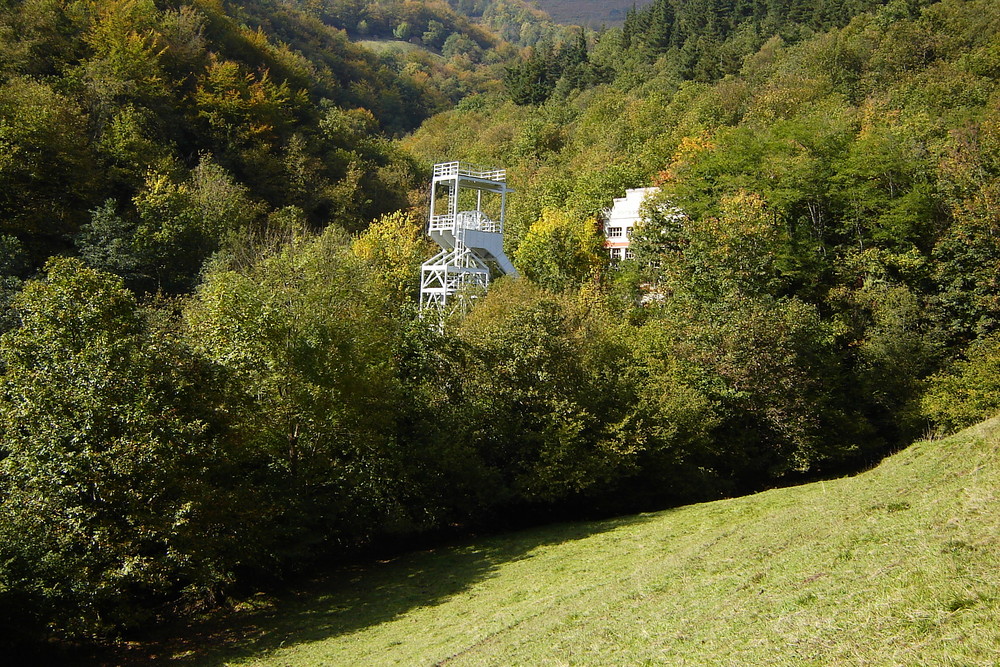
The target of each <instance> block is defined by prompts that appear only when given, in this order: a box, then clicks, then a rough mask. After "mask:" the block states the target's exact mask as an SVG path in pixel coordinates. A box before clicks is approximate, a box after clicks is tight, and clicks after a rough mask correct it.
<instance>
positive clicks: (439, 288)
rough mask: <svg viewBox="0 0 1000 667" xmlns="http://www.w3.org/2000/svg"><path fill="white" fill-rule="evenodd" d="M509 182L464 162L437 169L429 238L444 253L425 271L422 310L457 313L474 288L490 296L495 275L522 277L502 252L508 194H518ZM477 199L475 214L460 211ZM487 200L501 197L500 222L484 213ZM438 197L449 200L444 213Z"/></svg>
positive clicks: (500, 174)
mask: <svg viewBox="0 0 1000 667" xmlns="http://www.w3.org/2000/svg"><path fill="white" fill-rule="evenodd" d="M506 181H507V172H506V171H505V170H503V169H487V168H484V167H478V166H476V165H471V164H466V163H465V162H443V163H441V164H436V165H434V176H433V178H432V180H431V206H430V220H429V222H428V225H427V233H428V234H429V235H430V237H431V238H432V239H434V241H435V243H437V244H438V245H439V246H441V252H439V253H438V254H437V255H435V256H434V257H432V258H431V259H429V260H427V261H426V262H424V264H423V266H422V267H421V278H420V308H421V309H424V308H431V307H434V308H438V309H439V310H444V309H450V308H452V307H455V306H456V305H458V304H457V303H456V301H458V300H460V296H461V294H463V293H465V292H467V291H468V290H469V288H479V289H483V290H485V289H486V287H487V285H489V282H490V279H491V278H492V277H494V276H493V275H492V274H493V273H494V272H495V271H499V272H501V273H505V274H510V275H517V271H516V270H515V269H514V266H513V264H511V263H510V260H509V259H507V256H506V255H505V254H504V252H503V225H504V217H505V214H506V212H507V194H508V193H509V192H513V190H511V189H510V188H508V187H507V182H506ZM472 194H474V195H475V208H474V209H468V210H462V211H460V210H459V207H460V206H461V205H463V204H464V205H466V206H468V205H470V199H471V195H472ZM484 194H485V195H487V197H488V198H489V197H490V196H492V199H494V200H495V199H496V198H497V196H499V219H497V220H493V219H492V218H490V216H489V214H488V213H487V212H486V210H484V204H485V202H484V200H483V195H484ZM439 195H443V198H444V200H445V202H444V206H443V208H444V209H445V212H443V213H438V209H439V208H441V207H439V206H438V198H439ZM460 202H461V203H460ZM494 204H495V202H494Z"/></svg>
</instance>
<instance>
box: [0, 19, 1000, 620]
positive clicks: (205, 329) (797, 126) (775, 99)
mask: <svg viewBox="0 0 1000 667" xmlns="http://www.w3.org/2000/svg"><path fill="white" fill-rule="evenodd" d="M456 7H458V8H459V9H461V11H462V12H463V14H459V13H456V12H455V11H454V8H453V7H451V6H449V5H446V4H444V3H412V2H400V3H395V2H384V3H351V2H346V1H345V2H340V3H338V2H331V3H305V2H302V3H299V2H289V3H273V4H272V3H265V2H248V3H246V4H244V5H239V6H237V5H229V4H226V3H224V2H215V1H210V0H204V1H202V0H198V1H197V2H195V3H194V4H181V3H173V2H165V1H164V2H153V0H96V1H93V2H76V1H74V2H68V1H63V0H32V1H31V2H19V1H15V0H6V1H3V2H0V8H2V14H0V49H2V54H0V146H2V151H0V244H2V248H3V251H2V254H0V276H2V277H0V280H2V284H0V289H2V301H3V303H2V304H0V308H2V311H0V313H2V323H0V330H2V331H4V332H5V333H3V335H2V337H0V623H2V624H4V625H5V626H6V627H8V628H10V629H11V634H10V635H9V636H10V637H14V638H28V639H37V638H40V637H62V638H65V637H84V638H85V637H102V636H103V637H106V636H111V635H114V634H116V633H121V632H128V631H131V630H133V629H135V628H140V627H142V626H144V625H148V624H150V623H152V622H154V621H156V620H158V619H161V618H164V617H168V616H171V615H176V614H190V613H193V612H196V611H199V610H204V609H211V608H214V607H217V606H219V605H221V604H225V603H226V602H227V601H229V600H231V599H233V596H238V595H239V594H240V593H241V592H245V591H246V590H247V586H248V582H253V581H260V580H262V579H268V580H270V581H277V580H280V578H281V577H283V576H285V575H287V574H288V573H289V572H292V571H295V570H297V569H303V568H309V567H314V566H316V564H317V563H326V562H329V561H330V560H331V559H334V560H335V559H338V558H342V557H344V556H345V555H347V554H351V553H354V550H356V549H357V548H358V547H361V546H364V545H370V544H372V543H377V542H379V541H380V540H387V539H392V540H395V539H405V538H408V537H412V536H413V535H417V534H421V533H425V532H428V531H435V530H439V529H443V528H446V527H450V528H452V529H454V528H460V529H461V528H466V529H467V528H474V527H482V526H490V527H491V528H497V527H502V526H505V525H512V524H516V523H519V522H522V521H525V520H541V519H542V518H544V517H546V516H580V515H593V514H598V513H601V514H607V513H613V512H625V511H631V510H637V509H643V508H653V507H663V506H666V505H670V504H676V503H682V502H689V501H692V500H695V499H702V498H713V497H720V496H726V495H733V494H738V493H744V492H747V491H750V490H755V489H760V488H764V487H767V486H771V485H777V484H786V483H790V482H792V481H795V480H798V479H802V478H803V477H804V476H812V475H820V474H831V473H833V472H840V471H850V470H856V469H858V468H860V467H863V466H866V465H869V464H871V463H873V462H875V461H877V460H878V459H879V458H880V457H882V456H884V455H885V454H886V453H888V452H891V451H893V450H894V449H896V448H898V447H901V446H903V445H905V444H907V443H908V442H910V441H911V440H912V438H913V437H915V436H916V435H919V434H922V433H924V432H925V431H926V430H928V429H941V430H947V429H951V428H956V427H959V426H963V425H965V424H968V423H971V422H973V421H976V420H978V419H980V418H982V417H983V416H986V415H988V414H991V413H992V412H994V411H996V410H997V409H998V408H1000V386H998V382H997V380H996V377H997V373H996V370H997V365H998V363H1000V333H998V331H997V329H998V324H1000V322H998V318H1000V299H998V285H997V275H998V269H1000V248H998V247H997V238H998V237H1000V235H998V231H1000V215H998V210H1000V208H998V204H1000V88H998V77H1000V11H998V9H1000V7H998V6H997V0H943V1H942V2H938V3H929V2H916V1H914V2H910V1H907V0H894V1H893V2H891V3H888V4H885V5H884V6H881V4H880V3H860V4H857V5H847V4H836V6H834V4H831V3H828V2H816V3H811V4H810V3H805V2H802V3H793V5H792V6H785V5H781V6H779V5H776V4H774V3H768V2H760V3H749V4H747V3H740V4H738V5H734V6H728V5H723V4H719V3H672V2H669V0H657V2H654V3H653V4H652V5H650V6H649V7H648V8H645V9H640V10H636V11H635V12H633V13H631V14H630V15H629V17H628V19H627V20H626V21H625V24H624V26H623V28H621V29H611V30H607V31H603V32H600V33H594V32H591V31H584V30H572V31H570V32H569V33H567V32H564V31H562V30H561V29H555V28H552V31H551V32H546V31H548V30H549V27H546V26H551V24H546V23H545V21H544V17H538V16H536V17H535V18H537V19H538V21H535V20H534V19H532V21H525V22H524V23H523V24H522V25H529V27H530V26H534V27H530V30H535V29H536V28H538V30H540V32H537V33H533V34H527V33H525V34H523V35H522V34H521V33H520V32H519V34H518V38H517V40H516V41H518V42H519V44H521V45H522V47H523V49H522V50H518V49H517V48H515V47H514V46H512V45H511V44H509V43H508V42H506V41H505V40H504V38H503V37H502V36H500V35H496V34H494V33H491V32H490V31H489V30H488V26H489V25H490V23H489V20H488V18H489V17H488V16H487V14H488V12H489V11H492V9H495V8H496V7H497V5H493V4H490V5H488V6H487V5H483V6H482V7H479V8H478V9H477V7H478V5H477V6H476V7H465V6H462V3H461V2H459V3H457V4H456ZM511 7H514V9H512V10H511V11H514V10H516V11H522V10H524V8H523V7H520V6H517V7H515V6H514V5H511ZM789 7H790V8H789ZM491 8H492V9H491ZM791 9H794V10H795V11H791ZM379 12H381V13H379ZM476 12H481V16H479V15H477V14H476ZM469 16H472V17H473V18H474V19H475V20H476V21H479V23H476V22H473V21H470V19H469V18H468V17H469ZM496 16H500V15H499V14H497V15H496ZM362 23H364V25H362ZM404 24H405V29H403V28H401V26H404ZM539 26H541V27H540V28H539ZM530 30H529V32H530ZM390 32H391V39H392V40H394V41H396V42H399V43H401V44H402V43H405V44H409V45H410V47H409V50H407V51H405V52H404V51H387V52H385V53H384V54H383V55H376V54H375V53H373V52H372V51H369V50H366V49H365V48H363V47H361V46H359V45H358V44H357V43H355V41H352V40H360V39H362V38H365V39H374V38H377V39H379V40H388V39H390ZM511 38H512V39H513V36H511ZM449 43H450V45H449ZM527 45H531V46H527ZM498 79H502V83H497V80H498ZM456 103H457V104H456ZM411 130H413V132H412V133H411V134H409V135H407V133H409V132H410V131H411ZM404 135H406V136H404ZM455 159H467V160H471V161H474V162H481V163H486V164H491V165H496V166H503V167H506V168H507V170H508V174H509V177H510V180H511V184H512V185H513V186H514V187H515V188H516V189H517V193H516V194H515V195H513V196H512V198H511V206H510V210H509V216H510V217H509V220H508V223H509V224H508V231H509V234H508V239H507V241H508V243H509V248H508V250H509V253H508V254H509V255H510V256H512V257H513V258H514V261H515V264H516V265H517V266H518V268H519V269H520V271H521V273H522V274H523V276H524V277H523V278H522V279H519V280H511V279H503V280H500V281H498V282H496V283H495V284H494V285H493V286H492V287H491V288H490V291H489V293H488V294H487V295H485V297H484V298H481V299H478V301H477V305H476V307H475V308H472V309H471V310H469V311H468V312H467V313H462V314H456V316H455V317H454V318H453V319H451V320H449V321H447V322H445V323H444V326H443V328H442V327H438V326H437V322H435V321H434V318H432V317H425V318H420V317H418V316H417V313H416V309H415V301H416V296H417V294H416V290H417V285H418V279H419V265H420V263H421V261H423V260H424V259H425V258H427V257H428V256H429V252H430V251H429V249H428V247H427V243H426V242H425V241H424V240H423V239H422V237H421V234H420V229H421V223H420V220H422V219H423V216H424V212H425V208H424V207H425V206H426V202H425V201H424V196H425V195H424V192H423V182H424V178H425V175H426V173H427V171H426V170H427V168H428V167H429V165H430V164H431V163H432V162H433V161H437V160H455ZM650 184H656V185H659V186H660V193H659V195H658V197H657V200H656V201H654V202H651V203H650V205H649V206H648V208H647V211H646V215H647V221H646V222H645V224H644V225H643V226H642V228H641V230H640V234H639V235H638V238H637V239H636V243H635V258H634V260H631V261H628V262H623V263H622V264H620V265H617V266H611V265H609V264H608V262H607V260H606V257H605V255H604V253H603V251H602V249H601V241H600V238H599V236H598V235H597V222H596V217H597V215H598V214H599V213H600V211H601V210H602V209H604V208H605V207H607V206H609V205H610V203H611V200H612V199H613V198H614V197H618V196H621V195H622V194H624V190H625V188H627V187H637V186H645V185H650Z"/></svg>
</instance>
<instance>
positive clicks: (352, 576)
mask: <svg viewBox="0 0 1000 667" xmlns="http://www.w3.org/2000/svg"><path fill="white" fill-rule="evenodd" d="M998 463H1000V419H997V420H993V421H990V422H986V423H984V424H982V425H980V426H978V427H975V428H973V429H970V430H967V431H965V432H963V433H960V434H958V435H956V436H953V437H951V438H948V439H945V440H936V441H927V442H921V443H917V444H915V445H913V446H911V447H909V448H907V449H906V450H904V451H902V452H900V453H898V454H896V455H895V456H892V457H890V458H889V459H887V460H886V461H884V462H883V463H881V464H880V465H879V466H878V467H876V468H874V469H872V470H869V471H867V472H865V473H862V474H860V475H857V476H854V477H848V478H842V479H837V480H830V481H821V482H816V483H812V484H807V485H804V486H799V487H793V488H784V489H775V490H771V491H766V492H764V493H759V494H756V495H753V496H748V497H743V498H734V499H729V500H722V501H717V502H709V503H703V504H698V505H692V506H687V507H681V508H677V509H673V510H667V511H663V512H657V513H651V514H643V515H638V516H632V517H625V518H619V519H614V520H606V521H598V522H590V523H574V524H561V525H555V526H546V527H540V528H536V529H532V530H527V531H523V532H519V533H516V534H510V535H505V536H499V537H493V538H488V539H480V540H476V541H472V542H469V543H465V544H460V545H453V546H449V547H443V548H439V549H433V550H427V551H422V552H418V553H413V554H408V555H405V556H402V557H399V558H396V559H394V560H391V561H386V562H380V563H377V564H373V565H371V566H367V567H364V568H358V569H352V570H345V571H343V572H341V573H339V574H337V575H334V576H332V577H331V578H329V579H328V580H325V581H323V582H320V583H318V584H317V585H316V587H315V588H314V589H311V590H309V591H308V592H305V593H302V594H300V595H298V596H290V597H288V598H286V599H284V600H281V601H279V602H277V603H274V604H273V605H270V606H268V607H266V608H263V609H258V610H256V611H248V612H245V613H244V614H243V615H242V616H240V615H239V614H237V615H236V617H235V619H234V622H233V624H232V625H230V626H229V627H227V628H226V630H225V631H224V632H221V633H218V634H212V633H208V632H206V633H204V634H201V635H198V636H197V637H194V636H192V637H189V638H188V639H187V640H186V642H184V643H175V644H172V645H171V647H172V648H171V650H170V651H168V653H169V654H170V655H169V656H168V655H167V654H163V656H162V657H164V658H165V659H166V660H167V661H168V662H169V663H170V664H206V665H215V664H234V665H282V666H285V665H293V666H298V665H440V664H447V665H455V666H457V665H576V664H579V665H659V664H668V665H810V664H815V665H833V664H836V665H845V664H849V665H861V664H864V665H995V664H998V663H1000V622H998V621H1000V544H998V536H1000V525H998V520H1000V511H998V505H997V493H998V489H1000V475H998ZM208 646H214V648H212V649H208V648H206V647H208Z"/></svg>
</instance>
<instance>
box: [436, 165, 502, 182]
mask: <svg viewBox="0 0 1000 667" xmlns="http://www.w3.org/2000/svg"><path fill="white" fill-rule="evenodd" d="M455 176H468V177H469V178H480V179H483V180H486V181H498V182H504V181H506V180H507V170H506V169H491V168H489V167H482V166H480V165H477V164H471V163H469V162H442V163H440V164H436V165H434V178H452V177H455Z"/></svg>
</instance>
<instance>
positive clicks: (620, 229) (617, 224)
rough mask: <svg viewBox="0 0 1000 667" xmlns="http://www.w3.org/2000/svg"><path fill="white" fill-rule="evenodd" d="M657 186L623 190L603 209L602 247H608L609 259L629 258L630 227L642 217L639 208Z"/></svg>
mask: <svg viewBox="0 0 1000 667" xmlns="http://www.w3.org/2000/svg"><path fill="white" fill-rule="evenodd" d="M658 190H659V188H655V187H653V188H633V189H630V190H626V191H625V196H624V197H617V198H616V199H615V201H614V204H613V205H612V206H611V208H610V209H607V210H605V211H604V247H605V248H607V249H608V254H609V255H610V256H611V261H613V262H617V261H619V260H623V259H630V258H631V257H632V252H631V251H630V250H629V244H630V242H631V236H632V229H633V228H634V227H635V224H636V223H637V222H638V221H639V220H640V219H641V218H642V215H641V214H640V213H639V208H640V207H641V206H642V203H643V202H644V201H645V200H646V197H648V196H649V195H651V194H653V193H655V192H657V191H658Z"/></svg>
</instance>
